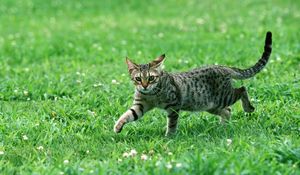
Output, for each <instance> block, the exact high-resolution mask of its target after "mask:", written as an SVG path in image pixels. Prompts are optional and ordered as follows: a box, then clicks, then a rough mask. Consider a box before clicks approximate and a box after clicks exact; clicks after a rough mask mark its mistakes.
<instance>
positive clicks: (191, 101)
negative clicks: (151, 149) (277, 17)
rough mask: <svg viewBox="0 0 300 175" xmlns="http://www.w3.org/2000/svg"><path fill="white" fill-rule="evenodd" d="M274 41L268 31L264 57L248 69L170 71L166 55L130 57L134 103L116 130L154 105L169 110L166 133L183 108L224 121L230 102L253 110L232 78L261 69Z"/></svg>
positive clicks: (212, 67) (215, 68)
mask: <svg viewBox="0 0 300 175" xmlns="http://www.w3.org/2000/svg"><path fill="white" fill-rule="evenodd" d="M271 45H272V34H271V32H268V33H267V35H266V40H265V47H264V53H263V55H262V57H261V59H260V60H259V61H258V62H257V63H256V64H255V65H254V66H252V67H250V68H248V69H238V68H230V67H225V66H210V67H204V68H197V69H194V70H191V71H189V72H182V73H168V72H165V71H162V70H161V65H162V64H163V61H164V58H165V55H161V56H160V57H158V58H156V59H155V60H154V61H152V62H151V63H148V64H140V65H139V64H136V63H133V62H132V61H130V60H129V59H128V58H127V59H126V63H127V65H128V71H129V74H130V77H131V79H132V81H133V82H134V84H135V87H136V88H135V89H136V90H135V94H134V101H133V105H132V107H131V108H129V110H127V111H126V112H125V113H124V114H123V115H122V116H121V117H120V118H119V119H118V121H117V122H116V124H115V126H114V131H115V132H117V133H119V132H121V130H122V128H123V126H124V125H125V124H126V123H129V122H132V121H135V120H137V119H139V118H141V117H142V116H143V115H144V114H145V113H146V112H147V111H149V110H151V109H153V108H161V109H164V110H166V111H167V113H168V117H167V132H166V135H171V134H174V133H175V132H176V128H177V124H178V118H179V111H180V110H186V111H207V112H209V113H211V114H214V115H218V116H220V117H221V121H222V122H224V121H226V120H228V119H229V118H230V115H231V109H230V106H231V105H233V104H234V103H235V102H236V101H238V100H241V101H242V106H243V109H244V111H245V112H253V111H254V107H253V106H252V105H251V103H250V100H249V97H248V94H247V90H246V88H245V87H244V86H242V87H240V88H234V87H233V86H232V84H231V81H232V79H246V78H250V77H252V76H254V75H255V74H257V73H258V72H259V71H261V69H262V68H263V67H265V65H266V64H267V62H268V59H269V57H270V54H271V51H272V49H271Z"/></svg>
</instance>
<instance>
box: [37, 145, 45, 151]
mask: <svg viewBox="0 0 300 175" xmlns="http://www.w3.org/2000/svg"><path fill="white" fill-rule="evenodd" d="M36 149H37V150H40V151H42V150H43V149H44V147H43V146H38V147H37V148H36Z"/></svg>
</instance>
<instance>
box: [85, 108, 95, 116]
mask: <svg viewBox="0 0 300 175" xmlns="http://www.w3.org/2000/svg"><path fill="white" fill-rule="evenodd" d="M87 112H88V114H89V115H91V116H93V117H94V116H95V114H96V113H95V112H94V111H90V110H87Z"/></svg>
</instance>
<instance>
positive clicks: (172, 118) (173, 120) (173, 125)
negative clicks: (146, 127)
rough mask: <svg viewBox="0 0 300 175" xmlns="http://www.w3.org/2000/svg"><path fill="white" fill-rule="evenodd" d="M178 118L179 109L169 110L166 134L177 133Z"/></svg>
mask: <svg viewBox="0 0 300 175" xmlns="http://www.w3.org/2000/svg"><path fill="white" fill-rule="evenodd" d="M178 118H179V110H169V111H168V118H167V131H166V136H171V135H174V134H175V133H176V130H177V123H178Z"/></svg>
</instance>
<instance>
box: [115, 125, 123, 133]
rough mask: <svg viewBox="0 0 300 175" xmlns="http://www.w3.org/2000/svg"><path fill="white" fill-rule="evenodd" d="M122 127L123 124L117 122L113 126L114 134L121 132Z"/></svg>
mask: <svg viewBox="0 0 300 175" xmlns="http://www.w3.org/2000/svg"><path fill="white" fill-rule="evenodd" d="M123 126H124V123H122V122H117V123H116V124H115V126H114V131H115V133H120V132H121V131H122V128H123Z"/></svg>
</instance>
